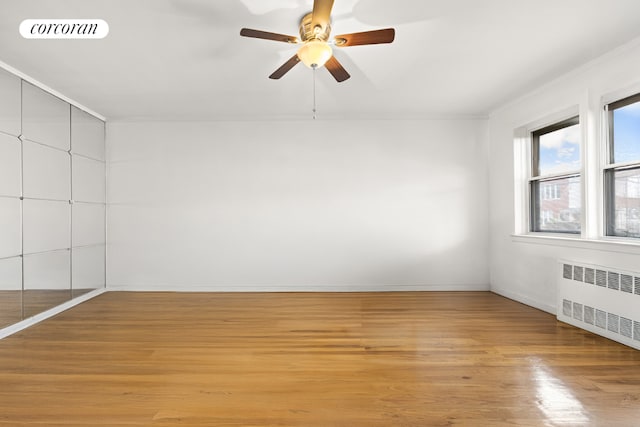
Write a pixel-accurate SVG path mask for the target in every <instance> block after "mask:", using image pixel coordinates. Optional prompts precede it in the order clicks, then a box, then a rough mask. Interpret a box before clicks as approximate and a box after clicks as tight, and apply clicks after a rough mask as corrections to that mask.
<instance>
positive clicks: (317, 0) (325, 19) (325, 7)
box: [311, 0, 333, 29]
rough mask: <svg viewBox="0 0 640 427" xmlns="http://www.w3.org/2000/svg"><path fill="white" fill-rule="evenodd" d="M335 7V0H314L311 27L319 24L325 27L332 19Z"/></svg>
mask: <svg viewBox="0 0 640 427" xmlns="http://www.w3.org/2000/svg"><path fill="white" fill-rule="evenodd" d="M332 8H333V0H314V2H313V12H312V15H311V27H312V28H315V27H316V26H317V25H319V26H320V27H321V28H322V29H325V28H326V26H327V24H329V22H330V21H331V9H332Z"/></svg>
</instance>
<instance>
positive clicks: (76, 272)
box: [71, 106, 106, 297]
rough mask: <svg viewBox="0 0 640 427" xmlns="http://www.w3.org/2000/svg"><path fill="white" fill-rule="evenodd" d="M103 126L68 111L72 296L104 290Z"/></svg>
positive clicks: (73, 110) (88, 117) (77, 110)
mask: <svg viewBox="0 0 640 427" xmlns="http://www.w3.org/2000/svg"><path fill="white" fill-rule="evenodd" d="M104 134H105V129H104V122H103V121H101V120H99V119H97V118H95V117H93V116H91V115H90V114H87V113H86V112H84V111H82V110H80V109H78V108H76V107H73V106H72V107H71V164H72V167H71V169H72V185H71V188H72V199H73V207H72V233H71V234H72V236H73V237H72V249H71V260H72V262H71V264H72V269H71V271H72V276H71V284H72V294H73V296H74V297H76V296H79V295H82V294H84V293H87V292H90V291H92V290H95V289H98V288H104V287H105V251H106V239H105V231H106V230H105V212H106V209H105V208H106V206H105V186H106V181H105V180H106V170H105V169H106V164H105V157H104V152H105V146H104Z"/></svg>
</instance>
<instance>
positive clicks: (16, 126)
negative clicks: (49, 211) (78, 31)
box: [0, 69, 22, 328]
mask: <svg viewBox="0 0 640 427" xmlns="http://www.w3.org/2000/svg"><path fill="white" fill-rule="evenodd" d="M20 85H21V81H20V79H19V78H18V77H16V76H14V75H12V74H9V73H8V72H6V71H4V70H2V69H0V328H3V327H5V326H9V325H11V324H13V323H16V322H19V321H20V320H21V319H22V257H21V255H22V226H21V221H22V219H21V217H22V202H21V200H20V197H21V196H22V146H21V142H20V139H19V138H18V137H19V136H20V133H21V118H20V114H21V110H22V104H21V89H20Z"/></svg>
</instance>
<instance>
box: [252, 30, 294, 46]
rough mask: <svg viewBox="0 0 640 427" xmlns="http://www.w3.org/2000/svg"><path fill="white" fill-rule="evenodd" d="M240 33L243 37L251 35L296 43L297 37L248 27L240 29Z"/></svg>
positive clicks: (257, 37)
mask: <svg viewBox="0 0 640 427" xmlns="http://www.w3.org/2000/svg"><path fill="white" fill-rule="evenodd" d="M240 35H241V36H244V37H253V38H255V39H264V40H275V41H277V42H284V43H298V42H299V40H298V38H297V37H293V36H288V35H286V34H278V33H270V32H268V31H260V30H252V29H250V28H243V29H242V30H240Z"/></svg>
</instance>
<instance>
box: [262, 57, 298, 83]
mask: <svg viewBox="0 0 640 427" xmlns="http://www.w3.org/2000/svg"><path fill="white" fill-rule="evenodd" d="M298 62H300V58H298V54H295V55H293V56H292V57H291V59H289V60H288V61H287V62H285V63H284V64H282V66H281V67H280V68H278V69H277V70H275V71H274V72H273V74H271V75H270V76H269V78H270V79H274V80H277V79H279V78H280V77H282V76H284V75H285V74H287V72H289V70H290V69H292V68H293V67H294V66H295V65H296V64H297V63H298Z"/></svg>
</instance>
